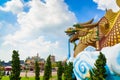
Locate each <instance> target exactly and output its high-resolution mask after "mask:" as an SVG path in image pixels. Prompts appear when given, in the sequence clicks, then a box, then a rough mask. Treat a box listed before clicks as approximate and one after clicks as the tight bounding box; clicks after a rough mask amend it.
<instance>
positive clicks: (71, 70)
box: [67, 62, 73, 80]
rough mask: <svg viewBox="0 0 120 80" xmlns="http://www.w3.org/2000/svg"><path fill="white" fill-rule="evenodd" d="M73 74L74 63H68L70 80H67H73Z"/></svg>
mask: <svg viewBox="0 0 120 80" xmlns="http://www.w3.org/2000/svg"><path fill="white" fill-rule="evenodd" d="M72 74H73V63H72V62H69V63H68V78H67V80H73V78H72Z"/></svg>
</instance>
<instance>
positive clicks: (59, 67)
mask: <svg viewBox="0 0 120 80" xmlns="http://www.w3.org/2000/svg"><path fill="white" fill-rule="evenodd" d="M62 74H63V66H62V62H61V61H59V62H58V70H57V80H62Z"/></svg>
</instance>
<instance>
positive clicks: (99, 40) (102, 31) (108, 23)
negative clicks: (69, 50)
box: [65, 0, 120, 57]
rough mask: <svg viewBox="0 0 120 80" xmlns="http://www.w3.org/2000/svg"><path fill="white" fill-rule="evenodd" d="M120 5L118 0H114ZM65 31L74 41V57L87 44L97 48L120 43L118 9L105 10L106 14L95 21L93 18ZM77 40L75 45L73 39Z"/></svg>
mask: <svg viewBox="0 0 120 80" xmlns="http://www.w3.org/2000/svg"><path fill="white" fill-rule="evenodd" d="M116 2H117V4H118V6H119V7H120V0H116ZM65 33H66V34H67V35H69V36H70V39H69V41H70V42H71V43H74V45H75V48H74V57H76V56H77V54H78V53H80V52H81V51H83V50H84V49H85V48H86V47H87V46H94V47H96V48H97V50H100V49H102V48H103V47H107V46H113V45H115V44H118V43H120V11H118V12H113V11H112V10H107V11H106V14H105V15H104V16H103V17H102V18H101V19H100V20H99V21H98V22H97V23H93V19H92V20H90V21H88V22H86V23H78V24H75V25H73V27H72V28H68V29H67V30H66V31H65ZM76 40H79V43H78V44H77V45H76V43H75V41H76Z"/></svg>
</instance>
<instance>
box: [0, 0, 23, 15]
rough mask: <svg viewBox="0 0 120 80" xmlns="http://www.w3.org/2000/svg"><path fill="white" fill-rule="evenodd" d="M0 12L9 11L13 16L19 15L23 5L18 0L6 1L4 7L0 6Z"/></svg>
mask: <svg viewBox="0 0 120 80" xmlns="http://www.w3.org/2000/svg"><path fill="white" fill-rule="evenodd" d="M0 10H2V11H6V12H9V11H11V12H12V13H14V14H17V13H20V12H22V10H23V4H22V2H21V1H20V0H11V1H8V2H7V3H6V4H5V5H4V7H1V6H0Z"/></svg>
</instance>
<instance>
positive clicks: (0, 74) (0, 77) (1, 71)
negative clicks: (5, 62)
mask: <svg viewBox="0 0 120 80" xmlns="http://www.w3.org/2000/svg"><path fill="white" fill-rule="evenodd" d="M2 77H3V66H2V61H1V60H0V80H2Z"/></svg>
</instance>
